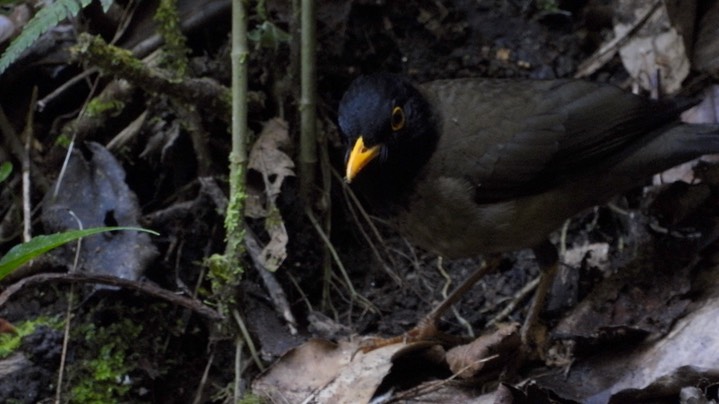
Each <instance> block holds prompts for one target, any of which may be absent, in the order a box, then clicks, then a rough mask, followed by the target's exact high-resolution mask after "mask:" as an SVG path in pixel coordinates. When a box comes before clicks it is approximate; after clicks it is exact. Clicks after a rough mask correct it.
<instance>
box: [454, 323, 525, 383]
mask: <svg viewBox="0 0 719 404" xmlns="http://www.w3.org/2000/svg"><path fill="white" fill-rule="evenodd" d="M518 330H519V325H518V324H516V323H513V324H506V325H502V326H500V327H499V328H498V329H497V331H495V332H493V333H492V334H488V335H483V336H481V337H479V338H477V339H475V340H474V341H472V342H470V343H469V344H466V345H460V346H457V347H454V348H452V349H450V350H449V351H448V352H447V363H448V364H449V368H450V369H451V370H452V372H453V373H456V374H457V375H459V377H461V378H465V379H468V378H471V377H474V376H476V375H477V374H478V373H479V372H480V371H482V370H483V369H486V368H489V367H492V366H496V365H497V364H498V363H506V362H507V359H508V358H509V357H513V356H514V355H515V354H516V353H517V352H518V347H519V345H520V343H521V341H520V338H519V334H518Z"/></svg>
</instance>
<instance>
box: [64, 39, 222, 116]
mask: <svg viewBox="0 0 719 404" xmlns="http://www.w3.org/2000/svg"><path fill="white" fill-rule="evenodd" d="M70 53H71V55H72V56H73V57H74V58H75V59H76V60H82V61H85V62H88V63H90V64H92V65H94V66H97V67H99V68H101V69H102V70H103V71H105V72H106V73H111V74H113V75H115V76H117V77H120V78H123V79H126V80H127V81H129V82H131V83H134V84H136V85H137V86H138V87H140V88H142V89H145V90H146V91H149V92H156V93H161V94H167V95H169V96H171V97H174V98H177V99H178V100H182V101H183V102H186V103H188V104H193V105H197V106H198V108H201V109H203V110H204V111H205V112H207V113H210V114H214V115H216V116H217V117H218V118H220V119H222V120H227V119H228V117H229V116H230V111H231V107H230V106H231V101H230V99H231V96H230V93H229V91H227V88H226V87H224V86H222V85H221V84H219V83H217V82H216V81H215V80H212V79H207V78H201V79H185V80H175V79H173V78H172V77H170V76H171V75H170V74H168V73H167V72H165V71H163V70H160V69H151V68H150V67H148V66H146V65H145V64H144V63H143V62H142V61H140V60H138V59H137V58H135V57H134V56H132V53H131V52H130V51H128V50H125V49H121V48H118V47H116V46H112V45H108V44H107V43H106V42H105V41H104V40H103V39H102V38H100V37H99V36H93V35H90V34H80V35H79V36H78V38H77V45H75V46H73V47H72V48H70Z"/></svg>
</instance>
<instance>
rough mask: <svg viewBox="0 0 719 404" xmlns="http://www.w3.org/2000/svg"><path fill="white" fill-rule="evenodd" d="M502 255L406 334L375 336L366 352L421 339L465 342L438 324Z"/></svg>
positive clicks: (492, 258) (494, 257)
mask: <svg viewBox="0 0 719 404" xmlns="http://www.w3.org/2000/svg"><path fill="white" fill-rule="evenodd" d="M500 260H501V255H499V254H493V255H490V256H489V257H488V258H487V259H485V261H484V262H483V263H482V265H481V266H480V267H479V268H477V270H475V271H474V272H473V273H472V274H471V275H470V276H469V277H468V278H467V279H465V280H464V281H463V282H462V283H461V284H460V285H459V286H458V287H457V288H456V289H455V290H453V291H452V293H450V294H449V296H447V297H446V298H445V299H444V301H442V303H440V304H439V305H438V306H436V307H435V308H434V309H433V310H432V311H431V312H429V313H428V314H427V315H426V316H424V318H422V319H421V320H420V321H419V322H418V323H417V325H415V326H414V328H412V329H411V330H409V331H407V332H406V333H405V334H404V335H400V336H396V337H391V338H375V339H373V340H372V341H370V342H369V344H366V345H365V346H364V347H362V348H361V350H362V351H364V352H369V351H373V350H375V349H378V348H381V347H384V346H387V345H391V344H397V343H400V342H420V341H442V342H446V343H450V344H454V345H456V344H458V343H460V341H461V342H464V341H463V340H462V339H461V338H457V337H452V336H450V335H447V334H443V333H441V332H440V331H439V328H438V327H437V324H438V323H439V319H440V318H442V315H444V313H445V312H446V311H447V310H449V309H450V308H451V307H452V305H453V304H455V303H456V302H457V301H458V300H459V299H460V298H462V296H464V294H465V293H467V292H468V291H469V290H470V289H472V287H473V286H474V284H475V283H477V282H478V281H479V280H480V279H482V278H483V277H484V276H485V275H487V274H488V273H490V272H491V271H493V270H494V269H495V268H497V267H498V266H499V263H500Z"/></svg>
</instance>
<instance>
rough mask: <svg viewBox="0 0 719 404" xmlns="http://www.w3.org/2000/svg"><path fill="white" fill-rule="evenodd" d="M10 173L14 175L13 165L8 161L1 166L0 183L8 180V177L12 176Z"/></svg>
mask: <svg viewBox="0 0 719 404" xmlns="http://www.w3.org/2000/svg"><path fill="white" fill-rule="evenodd" d="M10 173H12V163H11V162H9V161H6V162H4V163H2V164H0V182H3V181H5V180H6V179H7V177H9V176H10Z"/></svg>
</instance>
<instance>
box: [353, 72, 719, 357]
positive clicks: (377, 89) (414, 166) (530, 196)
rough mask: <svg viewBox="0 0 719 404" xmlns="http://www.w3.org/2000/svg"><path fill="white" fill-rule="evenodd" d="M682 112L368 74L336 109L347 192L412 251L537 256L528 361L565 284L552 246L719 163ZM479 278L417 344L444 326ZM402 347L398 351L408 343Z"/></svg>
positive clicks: (569, 84) (520, 85)
mask: <svg viewBox="0 0 719 404" xmlns="http://www.w3.org/2000/svg"><path fill="white" fill-rule="evenodd" d="M688 106H689V103H685V102H676V101H675V102H655V101H650V100H647V99H644V98H642V97H639V96H636V95H632V94H630V93H626V92H624V91H621V90H620V89H618V88H615V87H612V86H609V85H604V84H597V83H591V82H587V81H579V80H552V81H530V80H492V79H456V80H440V81H433V82H429V83H425V84H422V85H414V84H412V83H411V82H410V81H408V80H407V79H405V78H403V77H401V76H396V75H390V74H380V75H373V76H366V77H360V78H359V79H357V80H355V81H354V82H353V83H352V85H351V86H350V88H349V89H348V90H347V92H346V93H345V95H344V97H343V98H342V101H341V102H340V106H339V124H340V128H341V130H342V133H343V135H344V136H345V140H346V143H347V147H348V149H347V174H346V177H347V181H350V182H352V181H355V180H356V182H358V183H360V184H359V185H360V187H359V188H360V189H361V190H362V191H364V192H365V194H366V196H367V197H368V199H369V200H370V201H371V202H372V204H373V205H374V208H375V211H376V212H378V213H380V214H384V215H385V216H387V218H388V219H390V221H392V222H394V223H395V224H396V225H397V227H398V229H399V230H400V232H401V233H402V234H403V235H405V236H406V237H407V238H408V239H409V240H410V241H412V242H414V243H415V244H417V245H420V246H422V247H424V248H426V249H428V250H431V251H434V252H436V253H438V254H440V255H443V256H446V257H452V258H454V257H469V256H476V255H479V254H485V253H499V252H504V251H511V250H518V249H522V248H532V249H533V251H534V253H535V255H536V256H537V258H538V261H539V263H540V266H541V267H543V269H544V275H543V276H542V279H541V281H540V283H539V286H538V288H537V292H536V294H535V300H534V302H533V304H532V306H531V307H530V310H529V313H528V315H527V320H526V321H525V326H524V327H523V328H522V338H523V340H524V341H525V343H526V344H527V346H528V347H529V348H530V351H533V352H536V353H539V354H540V355H541V352H542V350H543V348H542V346H543V345H544V343H545V341H546V335H545V331H544V328H542V327H539V326H537V319H538V315H539V312H540V310H541V307H542V305H543V302H544V298H545V296H546V293H547V290H548V289H549V286H550V285H551V282H552V279H553V277H554V274H555V273H556V268H557V265H556V261H557V254H556V250H555V249H554V247H553V246H552V245H551V244H550V243H549V242H548V241H547V235H548V234H549V233H551V232H552V231H554V230H556V229H557V228H558V227H559V226H560V225H561V224H562V222H564V221H565V220H566V219H568V218H570V217H572V216H573V215H575V214H577V213H578V212H580V211H581V210H583V209H586V208H589V207H591V206H594V205H597V204H601V203H604V202H605V201H606V200H607V199H609V198H610V197H612V196H613V195H616V194H620V193H623V192H626V191H627V190H629V189H631V188H633V187H636V186H639V185H641V184H642V183H643V182H644V181H646V180H647V179H648V178H649V177H650V176H651V175H652V174H655V173H658V172H661V171H663V170H665V169H667V168H670V167H672V166H674V165H676V164H679V163H682V162H685V161H688V160H691V159H693V158H695V157H698V156H700V155H702V154H706V153H717V152H719V127H718V126H716V125H687V124H681V123H680V122H679V120H678V116H679V114H680V113H681V111H682V110H684V109H686V108H687V107H688ZM487 270H488V269H480V270H478V271H477V272H476V273H475V274H473V275H472V276H470V277H469V278H468V280H467V281H465V283H464V284H463V285H461V286H460V287H459V288H457V290H455V292H453V293H452V295H450V296H449V297H448V298H447V299H446V300H445V302H443V303H442V304H441V305H440V306H439V307H437V308H436V309H435V310H433V311H432V312H431V313H430V314H429V315H428V316H427V317H426V318H425V319H424V320H423V321H421V322H420V325H418V326H417V327H416V328H415V329H414V330H412V331H410V332H409V333H408V336H410V337H413V336H414V337H417V338H420V339H424V338H426V336H428V335H429V334H433V333H434V332H436V327H434V326H435V325H436V321H437V319H438V318H439V317H440V316H441V315H442V313H443V312H444V311H445V310H446V309H447V308H448V307H450V306H451V304H452V303H453V302H455V301H456V300H457V299H458V298H459V297H460V296H461V295H462V294H463V293H464V292H465V291H466V290H468V289H469V287H471V285H472V284H473V283H474V282H476V281H477V280H478V279H479V278H481V277H482V276H483V275H484V274H485V273H486V271H487ZM402 340H406V336H405V337H402V338H400V339H398V340H397V339H395V340H390V341H389V342H393V341H402Z"/></svg>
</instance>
